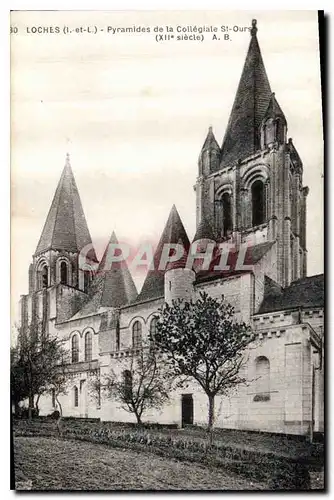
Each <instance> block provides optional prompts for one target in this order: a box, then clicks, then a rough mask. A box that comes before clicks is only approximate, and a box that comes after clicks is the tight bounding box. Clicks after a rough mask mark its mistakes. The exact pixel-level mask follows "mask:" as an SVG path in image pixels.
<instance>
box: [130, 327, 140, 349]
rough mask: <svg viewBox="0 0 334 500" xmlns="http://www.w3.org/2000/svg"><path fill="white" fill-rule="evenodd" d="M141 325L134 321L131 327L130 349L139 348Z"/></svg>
mask: <svg viewBox="0 0 334 500" xmlns="http://www.w3.org/2000/svg"><path fill="white" fill-rule="evenodd" d="M141 331H142V328H141V323H140V322H139V321H136V322H135V323H134V325H133V327H132V347H133V348H134V349H138V348H139V347H141Z"/></svg>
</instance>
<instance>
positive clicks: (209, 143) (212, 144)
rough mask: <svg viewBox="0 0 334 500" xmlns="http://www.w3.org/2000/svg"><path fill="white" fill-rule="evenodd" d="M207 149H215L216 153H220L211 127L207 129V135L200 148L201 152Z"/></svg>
mask: <svg viewBox="0 0 334 500" xmlns="http://www.w3.org/2000/svg"><path fill="white" fill-rule="evenodd" d="M207 149H217V150H218V151H220V147H219V144H218V142H217V140H216V138H215V135H214V133H213V131H212V127H211V126H210V127H209V130H208V134H207V136H206V139H205V141H204V144H203V147H202V151H206V150H207Z"/></svg>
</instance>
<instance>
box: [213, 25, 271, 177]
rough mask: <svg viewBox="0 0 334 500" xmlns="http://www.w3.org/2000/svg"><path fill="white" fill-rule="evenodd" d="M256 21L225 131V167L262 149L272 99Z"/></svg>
mask: <svg viewBox="0 0 334 500" xmlns="http://www.w3.org/2000/svg"><path fill="white" fill-rule="evenodd" d="M256 32H257V28H256V22H255V24H254V22H253V29H252V31H251V34H252V36H251V41H250V45H249V49H248V53H247V56H246V61H245V64H244V68H243V71H242V74H241V78H240V82H239V86H238V89H237V93H236V96H235V99H234V103H233V107H232V111H231V115H230V118H229V121H228V125H227V129H226V132H225V136H224V140H223V144H222V155H221V167H220V168H222V167H224V166H227V165H231V164H234V163H236V162H237V161H238V159H242V158H245V157H247V156H249V155H251V154H252V153H254V152H255V151H257V149H258V146H259V145H258V131H259V126H260V124H261V121H262V119H263V116H264V113H265V112H266V110H267V108H268V104H269V99H270V96H271V88H270V84H269V80H268V77H267V73H266V70H265V67H264V63H263V60H262V55H261V51H260V46H259V43H258V40H257V36H256Z"/></svg>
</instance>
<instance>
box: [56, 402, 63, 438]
mask: <svg viewBox="0 0 334 500" xmlns="http://www.w3.org/2000/svg"><path fill="white" fill-rule="evenodd" d="M56 401H57V404H58V407H59V417H58V418H57V430H58V434H59V435H60V436H61V425H60V422H61V419H62V416H63V408H62V406H61V404H60V402H59V399H58V396H56Z"/></svg>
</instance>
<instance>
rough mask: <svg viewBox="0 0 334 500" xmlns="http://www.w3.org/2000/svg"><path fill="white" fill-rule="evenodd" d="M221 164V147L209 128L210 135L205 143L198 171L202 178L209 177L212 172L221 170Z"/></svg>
mask: <svg viewBox="0 0 334 500" xmlns="http://www.w3.org/2000/svg"><path fill="white" fill-rule="evenodd" d="M219 163H220V147H219V145H218V142H217V141H216V138H215V136H214V133H213V131H212V127H209V131H208V135H207V136H206V139H205V141H204V144H203V147H202V150H201V153H200V156H199V160H198V171H199V175H200V176H202V175H203V176H205V175H209V174H210V173H211V172H214V171H215V170H218V169H219Z"/></svg>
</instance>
